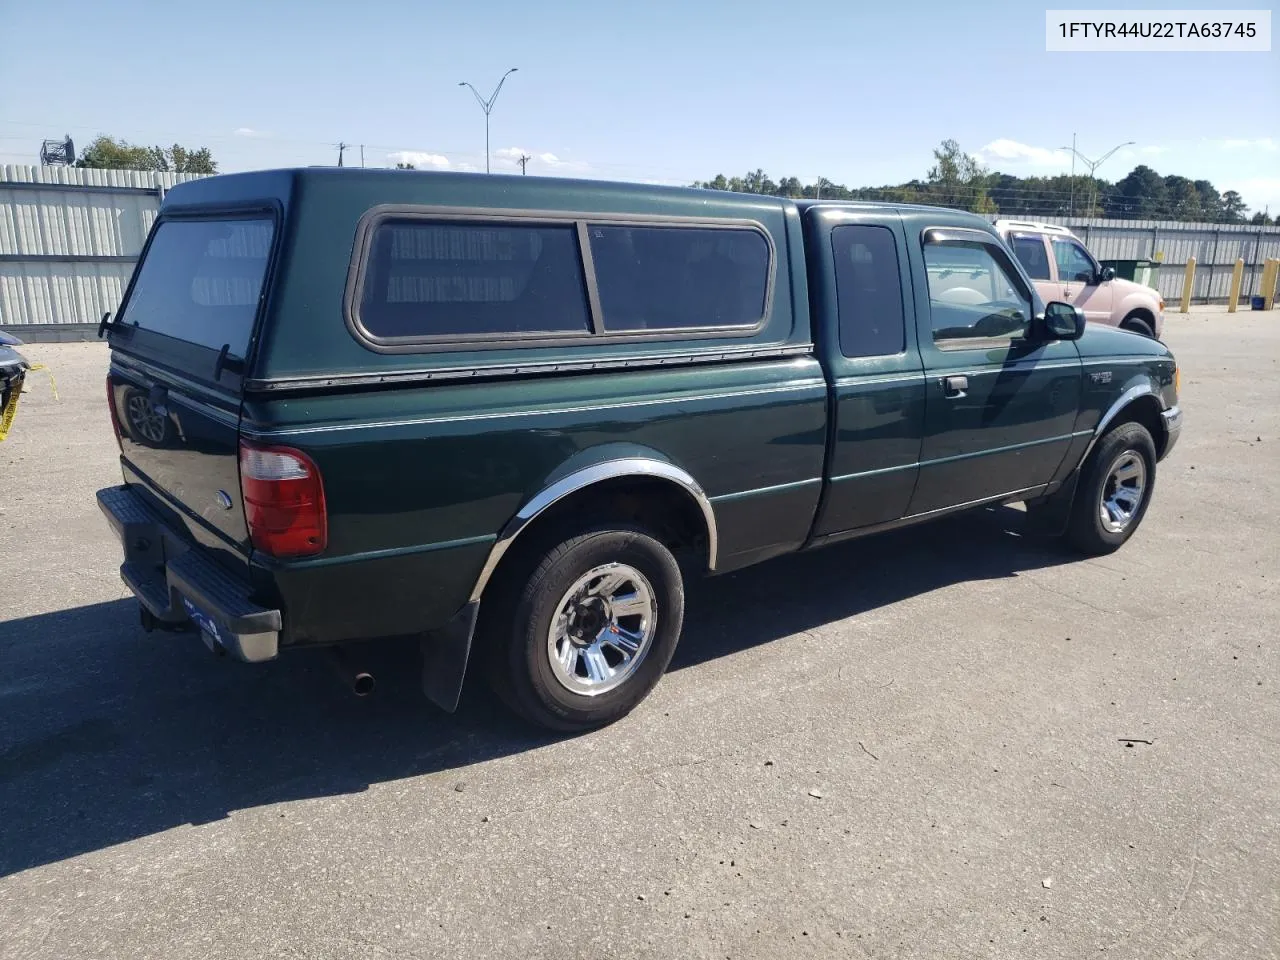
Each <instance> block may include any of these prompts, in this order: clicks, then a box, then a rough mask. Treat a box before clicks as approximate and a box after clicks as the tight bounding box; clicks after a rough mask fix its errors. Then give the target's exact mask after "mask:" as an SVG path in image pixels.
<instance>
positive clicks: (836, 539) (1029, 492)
mask: <svg viewBox="0 0 1280 960" xmlns="http://www.w3.org/2000/svg"><path fill="white" fill-rule="evenodd" d="M1050 486H1052V484H1047V483H1038V484H1036V485H1035V486H1034V487H1023V488H1021V489H1019V490H1010V491H1009V492H1008V493H1000V494H996V495H995V496H994V497H982V498H981V499H979V500H969V501H966V502H965V503H956V504H952V505H951V506H947V507H938V508H936V509H934V510H926V511H925V512H924V513H909V514H907V515H905V516H902V517H899V518H898V519H897V520H886V521H884V522H883V523H873V524H871V525H870V526H866V527H854V528H853V529H852V530H838V531H836V532H835V533H827V534H824V535H822V536H821V537H815V538H814V539H813V541H812V542H811V543H809V544H808V545H807V546H806V549H809V548H810V547H812V548H815V549H817V548H821V547H825V546H827V545H829V544H835V543H840V542H843V541H845V540H854V539H857V538H859V537H866V536H871V535H872V534H876V533H885V532H887V531H889V530H897V529H898V528H900V527H910V526H914V525H915V524H917V523H921V522H924V521H927V520H930V519H933V518H935V517H941V516H944V515H946V514H950V513H960V512H962V511H964V510H970V509H972V508H974V507H980V506H983V505H984V504H988V503H1013V502H1016V501H1018V500H1023V499H1031V498H1033V497H1038V496H1040V495H1041V494H1042V493H1044V492H1045V491H1046V490H1047V489H1048V488H1049V487H1050Z"/></svg>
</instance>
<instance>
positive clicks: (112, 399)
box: [107, 377, 124, 450]
mask: <svg viewBox="0 0 1280 960" xmlns="http://www.w3.org/2000/svg"><path fill="white" fill-rule="evenodd" d="M107 410H109V411H110V412H111V429H112V431H113V432H114V433H115V435H116V446H117V447H119V448H120V449H122V450H123V449H124V444H123V443H122V442H121V440H120V414H119V413H117V412H116V395H115V391H114V390H112V389H111V378H110V377H107Z"/></svg>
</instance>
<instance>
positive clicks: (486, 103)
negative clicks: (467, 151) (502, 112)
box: [458, 67, 519, 173]
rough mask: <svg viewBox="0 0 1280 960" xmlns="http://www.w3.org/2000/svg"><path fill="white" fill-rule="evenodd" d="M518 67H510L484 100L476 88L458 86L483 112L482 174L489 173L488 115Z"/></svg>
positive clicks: (466, 85)
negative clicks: (508, 79)
mask: <svg viewBox="0 0 1280 960" xmlns="http://www.w3.org/2000/svg"><path fill="white" fill-rule="evenodd" d="M517 69H519V68H518V67H512V68H511V69H510V70H508V71H507V72H506V73H504V74H503V75H502V79H501V80H499V81H498V85H497V86H496V87H494V89H493V94H492V95H491V96H490V97H489V99H488V100H486V99H485V98H484V97H482V96H480V94H478V93H476V88H475V87H473V86H471V84H469V83H467V82H466V81H465V80H464V81H462V82H461V83H459V84H458V86H460V87H466V88H467V89H468V90H470V91H471V93H472V95H474V96H475V98H476V103H478V104H480V109H481V110H483V111H484V172H485V173H489V114H491V113H492V112H493V105H494V103H495V102H496V101H497V99H498V94H500V93H501V92H502V85H503V84H504V83H506V82H507V77H509V76H511V75H512V74H513V73H515V72H516V70H517Z"/></svg>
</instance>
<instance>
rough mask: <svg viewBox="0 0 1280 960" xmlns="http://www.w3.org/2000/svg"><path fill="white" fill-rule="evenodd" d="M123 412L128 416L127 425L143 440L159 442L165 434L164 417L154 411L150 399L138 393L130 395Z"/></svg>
mask: <svg viewBox="0 0 1280 960" xmlns="http://www.w3.org/2000/svg"><path fill="white" fill-rule="evenodd" d="M125 413H126V414H127V415H128V418H129V426H130V427H132V428H133V429H134V431H135V432H136V433H138V434H139V435H141V436H142V438H143V439H144V440H150V441H151V442H152V443H161V442H162V441H163V440H164V435H165V419H164V417H162V416H160V414H158V413H156V408H155V407H154V406H152V404H151V401H150V400H149V399H148V398H147V397H144V396H143V395H142V394H140V393H135V394H132V395H130V397H129V400H128V402H127V403H126V404H125Z"/></svg>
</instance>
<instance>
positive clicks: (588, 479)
mask: <svg viewBox="0 0 1280 960" xmlns="http://www.w3.org/2000/svg"><path fill="white" fill-rule="evenodd" d="M619 477H655V478H658V479H660V480H665V481H668V482H669V483H673V484H675V485H676V486H677V487H679V488H681V489H682V490H684V492H685V493H686V494H687V495H688V496H690V497H692V498H693V501H694V502H695V503H696V504H697V505H698V508H699V509H700V510H701V511H702V519H703V521H704V522H705V523H706V527H707V566H708V568H709V569H711V570H715V568H716V552H717V549H718V545H719V537H718V535H717V530H716V515H715V510H714V509H713V508H712V506H711V499H710V498H709V497H708V496H707V494H706V492H705V491H704V490H703V489H702V486H701V485H700V484H699V483H698V481H696V480H694V479H693V477H692V476H690V475H689V473H688V472H686V471H684V470H682V469H681V468H679V467H677V466H675V465H674V464H671V463H667V462H665V461H662V460H654V459H650V458H647V457H624V458H620V459H617V460H606V461H603V462H601V463H594V464H592V465H590V466H587V467H583V468H581V469H580V470H575V471H573V472H572V473H568V474H566V475H565V476H563V477H561V478H559V479H558V480H556V481H555V482H554V483H552V484H550V485H548V486H546V487H544V488H543V489H542V490H541V491H539V492H538V493H537V494H535V495H534V496H533V497H532V498H530V500H529V501H528V502H527V503H526V504H525V505H524V506H523V507H521V508H520V509H519V510H518V511H516V515H515V516H514V517H512V518H511V519H510V520H509V521H508V522H507V525H506V526H505V527H503V528H502V532H501V533H499V534H498V539H497V540H495V541H494V544H493V546H492V547H491V548H490V550H489V556H488V557H487V558H486V559H485V562H484V566H483V567H482V568H481V570H480V576H479V577H477V578H476V583H475V586H474V587H473V588H472V590H471V597H470V602H472V603H474V602H477V601H479V599H480V597H481V595H482V594H483V593H484V589H485V587H486V586H488V584H489V580H490V579H491V578H492V577H493V573H494V571H495V570H497V569H498V564H499V563H500V562H501V561H502V558H503V556H505V555H506V552H507V551H508V550H510V549H511V545H512V544H513V543H515V540H516V538H517V537H518V536H520V534H521V533H522V532H523V531H524V529H525V528H526V527H528V526H529V524H530V523H532V522H533V521H534V520H536V519H537V518H538V516H539V515H540V514H541V513H543V512H544V511H545V510H547V509H548V508H549V507H551V506H552V505H553V504H555V503H558V502H559V501H560V500H563V499H564V498H565V497H567V496H569V495H571V494H574V493H577V492H578V491H579V490H585V489H586V488H588V487H590V486H593V485H595V484H597V483H600V482H602V481H605V480H616V479H618V478H619Z"/></svg>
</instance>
